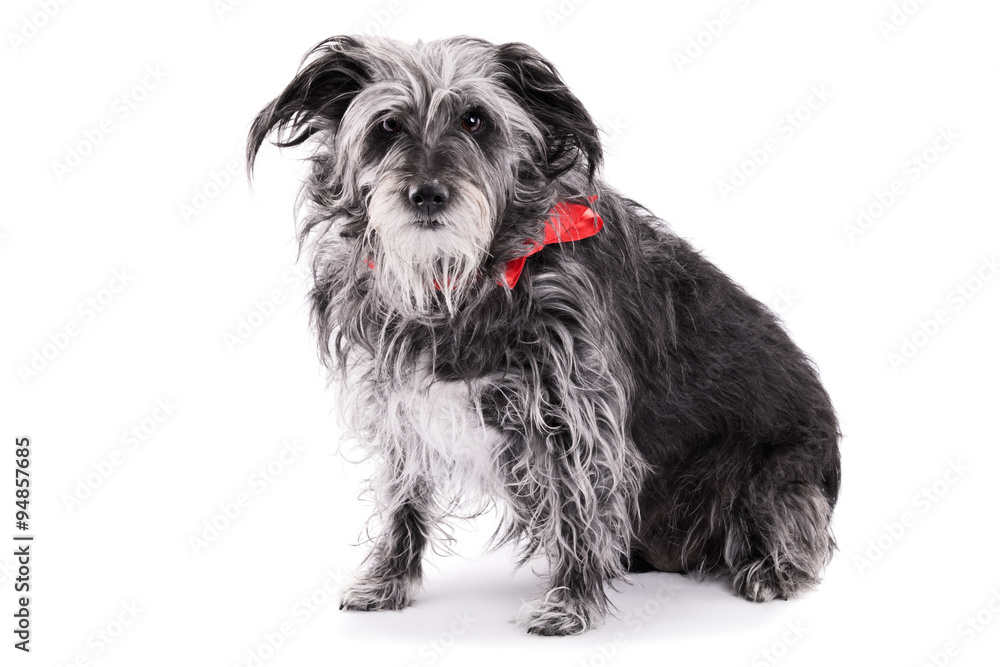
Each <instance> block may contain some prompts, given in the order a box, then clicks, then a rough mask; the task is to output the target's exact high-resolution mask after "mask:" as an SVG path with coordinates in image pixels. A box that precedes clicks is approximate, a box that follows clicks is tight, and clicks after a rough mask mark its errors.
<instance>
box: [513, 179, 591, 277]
mask: <svg viewBox="0 0 1000 667" xmlns="http://www.w3.org/2000/svg"><path fill="white" fill-rule="evenodd" d="M587 199H589V200H590V201H595V200H596V199H597V197H596V196H591V197H588V198H587ZM603 227H604V220H602V219H601V216H599V215H597V214H596V213H595V212H594V210H593V209H592V208H590V207H589V206H584V205H582V204H571V203H569V202H559V203H558V204H556V205H555V206H553V207H552V210H551V211H549V219H548V220H546V221H545V236H544V238H543V239H542V242H541V243H539V242H538V241H536V240H535V239H528V240H527V241H525V245H526V246H527V247H528V252H526V253H525V254H524V255H522V256H521V257H518V258H517V259H512V260H510V261H509V262H507V267H506V270H505V271H504V275H503V279H501V280H498V281H497V284H498V285H500V286H502V287H507V288H508V289H514V285H516V284H517V280H518V278H520V277H521V271H522V270H524V263H525V262H526V261H527V260H528V258H529V257H531V256H532V255H534V254H535V253H536V252H538V251H539V250H541V249H542V248H544V247H545V246H547V245H552V244H553V243H566V242H568V241H579V240H580V239H585V238H588V237H591V236H593V235H594V234H596V233H597V232H599V231H601V229H602V228H603Z"/></svg>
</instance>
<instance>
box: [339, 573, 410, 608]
mask: <svg viewBox="0 0 1000 667" xmlns="http://www.w3.org/2000/svg"><path fill="white" fill-rule="evenodd" d="M410 589H411V586H410V584H409V582H407V581H405V580H404V579H402V578H397V579H362V580H360V581H356V582H354V583H353V584H351V585H350V586H348V587H347V588H346V589H345V590H344V594H343V595H342V596H341V598H340V608H341V609H347V610H350V611H380V610H383V609H402V608H404V607H406V606H407V605H408V604H410Z"/></svg>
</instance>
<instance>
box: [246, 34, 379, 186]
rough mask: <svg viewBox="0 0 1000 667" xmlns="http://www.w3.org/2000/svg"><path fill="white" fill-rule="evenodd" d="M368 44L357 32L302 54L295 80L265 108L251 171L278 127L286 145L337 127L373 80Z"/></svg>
mask: <svg viewBox="0 0 1000 667" xmlns="http://www.w3.org/2000/svg"><path fill="white" fill-rule="evenodd" d="M365 55H366V49H365V46H364V44H363V43H362V41H361V40H360V39H358V38H357V37H331V38H330V39H327V40H324V41H322V42H320V43H319V44H317V45H316V46H314V47H313V48H312V49H310V50H309V52H308V53H307V54H306V56H305V57H304V58H303V59H302V63H303V64H302V65H301V66H300V68H299V71H298V74H296V75H295V78H294V79H292V82H291V83H289V84H288V86H287V87H285V90H284V91H282V93H281V94H280V95H278V97H276V98H275V99H274V100H273V101H272V102H271V103H270V104H268V105H267V106H266V107H264V108H263V109H261V111H260V113H259V114H257V118H256V119H254V122H253V126H252V127H251V128H250V135H249V136H248V137H247V156H246V157H247V173H248V174H250V173H252V172H253V164H254V160H255V159H256V157H257V152H258V151H259V150H260V147H261V145H262V144H263V143H264V141H265V140H266V139H267V137H268V136H269V135H270V134H271V132H272V131H277V133H278V136H277V140H276V141H275V142H274V143H275V145H276V146H278V147H280V148H286V147H289V146H298V145H299V144H301V143H302V142H304V141H305V140H306V139H308V138H309V137H311V136H312V135H314V134H316V133H317V132H336V130H337V126H338V125H339V124H340V121H341V119H342V118H343V117H344V113H345V112H346V111H347V107H348V106H349V105H350V103H351V101H352V100H353V99H354V97H355V95H357V94H358V92H360V91H361V89H362V88H363V87H364V86H365V85H366V84H367V83H368V82H369V80H370V74H369V72H368V69H367V68H366V66H365Z"/></svg>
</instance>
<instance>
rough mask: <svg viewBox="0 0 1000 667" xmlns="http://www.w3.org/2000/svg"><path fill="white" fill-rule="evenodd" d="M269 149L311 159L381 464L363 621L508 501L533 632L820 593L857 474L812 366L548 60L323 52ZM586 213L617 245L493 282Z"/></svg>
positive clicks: (316, 52)
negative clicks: (530, 574)
mask: <svg viewBox="0 0 1000 667" xmlns="http://www.w3.org/2000/svg"><path fill="white" fill-rule="evenodd" d="M476 121H482V122H481V123H477V122H476ZM272 132H274V133H276V134H277V137H278V144H279V145H281V146H294V145H299V144H305V143H308V144H309V145H311V146H312V147H313V153H312V156H311V160H312V170H311V174H310V176H309V179H308V181H307V182H306V183H305V184H304V187H303V191H302V200H301V203H302V211H303V214H302V219H303V224H302V232H301V239H302V243H303V245H305V246H308V247H309V248H310V249H311V255H312V257H313V269H314V277H315V286H314V289H313V292H312V302H313V318H314V324H315V326H316V330H317V333H318V336H319V346H320V352H321V354H322V357H323V360H324V362H325V363H326V364H327V366H328V367H329V368H330V370H331V373H332V377H333V378H334V379H335V380H337V384H338V385H339V387H340V389H341V392H340V394H341V401H342V414H343V415H344V417H345V419H346V421H347V423H348V426H349V428H350V432H351V433H352V435H353V436H354V437H355V438H356V439H357V440H358V441H359V442H360V443H362V445H363V446H364V447H365V448H366V449H367V451H368V452H369V453H370V455H371V456H372V457H374V458H375V459H376V460H377V462H378V464H379V465H378V472H377V473H376V475H375V476H374V477H373V479H372V480H371V481H370V492H371V496H372V499H373V501H374V504H375V513H374V517H373V518H374V519H375V521H374V524H373V526H375V527H376V528H375V531H374V532H376V533H377V535H376V536H375V538H374V544H373V547H372V550H371V553H370V555H369V557H368V559H367V561H366V565H365V568H364V569H363V571H362V573H361V574H360V576H359V579H358V582H357V583H356V584H354V585H353V586H352V587H350V588H349V589H348V590H347V591H346V592H345V594H344V597H343V601H342V606H343V607H344V608H347V609H357V610H373V609H399V608H402V607H404V606H406V605H407V604H408V603H409V602H410V600H411V599H412V596H413V594H414V590H415V588H416V587H417V586H418V585H419V582H420V578H421V559H422V556H423V552H424V550H425V548H426V547H427V546H428V544H430V543H431V542H434V541H437V540H440V539H445V538H446V537H447V534H446V530H445V526H446V521H447V519H448V517H450V516H455V515H458V514H475V513H476V512H477V511H479V510H481V509H482V508H484V507H488V506H490V505H491V504H494V503H495V504H497V505H498V506H499V507H500V509H501V510H502V513H503V517H504V523H503V525H502V528H501V529H500V530H499V531H498V533H497V535H496V536H495V537H496V541H497V542H498V543H502V542H505V541H516V542H518V543H519V544H521V546H522V558H523V560H522V562H525V561H527V560H528V559H530V558H531V557H532V556H535V555H542V556H544V557H545V558H546V559H547V560H548V563H549V574H548V582H547V588H546V591H545V592H543V593H542V594H541V595H540V596H539V597H538V599H537V600H535V601H533V602H529V603H527V604H526V605H525V606H524V607H523V608H522V610H521V612H520V613H519V614H518V621H519V622H520V623H521V624H522V625H523V627H525V628H526V629H527V630H528V631H529V632H533V633H538V634H571V633H577V632H582V631H584V630H586V629H588V628H590V627H593V626H594V625H596V624H598V623H599V622H600V621H601V619H602V618H603V617H604V615H605V614H606V613H607V612H608V610H609V602H608V599H607V596H606V587H607V586H609V585H611V584H612V582H613V581H614V580H620V579H622V578H624V577H625V576H626V574H627V572H628V571H629V570H632V571H636V570H642V569H660V570H666V571H685V572H697V573H700V574H702V575H717V576H723V577H726V578H728V579H729V580H730V581H731V582H732V583H733V586H734V588H735V590H736V591H737V592H738V593H739V594H740V595H742V596H743V597H745V598H747V599H749V600H755V601H765V600H770V599H772V598H776V597H777V598H786V597H788V596H790V595H792V594H794V593H795V591H796V590H798V589H799V588H801V587H803V586H808V585H811V584H814V583H816V582H817V580H818V577H819V575H820V572H821V570H822V568H823V566H824V564H825V563H826V561H827V560H828V558H829V556H830V554H831V553H832V550H833V549H834V542H833V538H832V535H831V532H830V520H831V515H832V510H833V506H834V503H835V502H836V497H837V492H838V489H839V480H840V468H839V454H838V448H837V442H838V438H839V433H838V430H837V423H836V419H835V417H834V413H833V410H832V408H831V406H830V402H829V399H828V397H827V395H826V393H825V392H824V390H823V388H822V386H821V385H820V383H819V380H818V377H817V374H816V372H815V370H814V369H813V367H812V365H811V363H810V362H809V361H808V359H807V358H806V357H805V356H804V355H803V354H802V353H801V351H800V350H799V349H798V348H797V347H796V346H795V345H794V344H793V343H792V342H791V341H790V340H789V339H788V336H787V335H786V334H785V332H784V331H783V330H782V328H781V327H780V325H779V324H778V323H777V321H776V319H775V318H774V316H773V315H772V314H771V313H770V312H769V311H768V310H767V309H766V308H765V307H763V306H762V305H761V304H760V303H758V302H757V301H755V300H754V299H752V298H751V297H749V296H748V295H747V294H746V293H745V292H744V291H743V290H741V289H740V288H739V287H738V286H736V285H735V284H733V283H732V282H731V281H730V280H729V279H728V278H727V277H726V276H725V275H723V274H722V273H721V272H719V271H718V269H716V268H715V267H714V266H712V265H711V264H710V263H708V262H707V261H706V260H704V259H703V258H702V257H701V256H700V255H698V254H697V253H696V252H694V251H693V250H692V249H691V248H690V247H689V246H688V244H687V243H685V242H684V241H682V240H681V239H679V238H677V237H676V236H674V235H673V234H672V233H671V232H670V231H669V230H668V229H667V228H666V226H665V225H664V224H663V223H662V222H660V221H659V220H657V219H656V218H654V217H653V216H652V215H651V214H650V213H649V212H648V211H646V209H644V208H642V207H640V206H639V205H637V204H635V203H634V202H632V201H630V200H628V199H625V198H623V197H621V196H620V195H619V194H618V193H617V192H615V191H614V190H612V189H610V188H609V187H608V186H607V185H605V184H604V182H603V180H602V179H601V177H600V172H599V167H600V163H601V146H600V140H599V137H598V133H597V128H596V126H595V125H594V123H593V121H592V120H591V118H590V116H589V114H588V113H587V111H586V110H585V109H584V108H583V106H582V105H581V104H580V102H579V100H577V98H576V97H575V96H573V95H572V93H570V92H569V90H568V89H567V88H566V86H565V84H564V83H563V82H562V80H561V79H560V78H559V76H558V74H557V73H556V71H555V69H554V67H553V66H552V65H551V64H549V63H548V62H546V61H545V60H544V59H543V58H542V57H541V56H540V55H539V54H538V53H537V52H536V51H534V50H533V49H531V48H530V47H527V46H524V45H521V44H503V45H493V44H490V43H488V42H485V41H482V40H478V39H473V38H467V37H461V38H454V39H448V40H442V41H436V42H430V43H417V44H416V45H406V44H401V43H399V42H395V41H391V40H385V39H377V38H354V37H335V38H331V39H329V40H326V41H324V42H323V43H321V44H319V45H317V46H316V47H315V48H314V49H313V50H311V51H310V52H309V54H308V55H307V57H306V59H305V61H304V63H303V65H302V67H301V68H300V70H299V73H298V74H297V75H296V77H295V78H294V79H293V81H292V82H291V83H290V84H289V85H288V87H287V88H286V89H285V91H284V92H283V93H282V94H281V95H280V96H279V97H278V98H276V99H275V100H274V101H273V102H272V103H270V104H269V105H268V106H267V107H265V108H264V109H263V111H261V113H260V114H259V115H258V117H257V119H256V121H255V122H254V125H253V128H252V130H251V132H250V141H249V144H248V149H247V151H248V163H249V165H250V167H251V168H252V165H253V161H254V158H255V157H256V155H257V152H258V150H259V148H260V147H261V145H262V144H263V142H264V141H265V140H266V139H267V137H268V136H270V135H271V134H272ZM432 187H433V188H439V189H440V188H444V192H445V194H446V196H445V200H446V201H445V200H442V201H443V203H442V204H441V205H440V206H438V205H437V204H435V205H434V206H433V207H432V206H431V205H430V204H429V203H427V202H428V201H430V200H429V199H424V198H422V197H423V196H428V197H429V195H427V193H429V192H431V190H429V189H427V188H432ZM438 191H440V190H435V192H438ZM415 193H416V196H415ZM421 193H423V195H421ZM594 195H596V196H597V200H596V203H593V204H591V206H592V207H593V208H594V209H595V211H596V212H597V213H598V214H599V215H600V216H601V217H602V218H603V220H604V223H605V227H604V229H603V231H601V232H600V233H599V234H597V235H596V236H593V237H592V238H588V239H584V240H580V241H577V242H573V243H565V244H559V245H552V246H548V247H546V248H545V249H544V250H542V251H541V252H540V253H538V254H537V255H534V256H532V257H531V258H529V260H528V262H527V265H526V266H525V268H524V272H523V274H522V276H521V278H520V282H518V283H517V284H516V286H514V287H513V288H512V289H511V288H508V287H506V286H503V285H501V284H498V281H499V279H500V278H501V277H502V276H503V274H504V269H505V267H506V264H507V262H508V261H509V260H511V259H514V258H516V257H519V256H521V255H523V254H524V252H525V249H524V248H525V246H524V242H525V239H529V238H534V239H540V238H541V237H542V235H543V230H544V223H545V220H546V219H547V217H548V212H549V211H550V209H551V208H552V207H553V206H554V205H555V204H556V203H559V202H574V203H580V204H587V203H588V197H590V196H594ZM435 201H437V200H435Z"/></svg>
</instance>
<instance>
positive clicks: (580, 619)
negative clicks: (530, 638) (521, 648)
mask: <svg viewBox="0 0 1000 667" xmlns="http://www.w3.org/2000/svg"><path fill="white" fill-rule="evenodd" d="M601 620H602V614H601V613H600V611H599V610H597V609H596V608H595V606H594V605H593V604H592V603H588V602H586V601H584V600H579V599H577V598H574V597H572V596H571V595H569V591H568V590H567V589H565V588H554V589H552V590H550V591H548V592H547V593H546V594H545V595H543V596H542V597H540V598H539V599H537V600H532V601H531V602H526V603H524V605H523V606H522V607H521V610H520V611H519V612H518V613H517V624H518V625H519V626H521V627H522V628H524V629H525V630H527V631H528V633H529V634H533V635H546V636H560V635H578V634H580V633H581V632H584V631H586V630H590V629H591V628H594V627H597V626H598V625H599V624H600V622H601Z"/></svg>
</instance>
